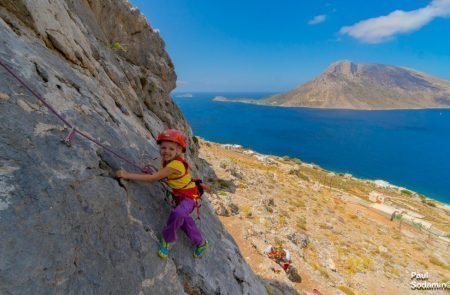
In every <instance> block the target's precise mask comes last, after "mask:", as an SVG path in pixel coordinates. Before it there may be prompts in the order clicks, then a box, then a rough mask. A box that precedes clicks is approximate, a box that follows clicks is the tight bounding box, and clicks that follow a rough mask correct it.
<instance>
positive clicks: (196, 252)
mask: <svg viewBox="0 0 450 295" xmlns="http://www.w3.org/2000/svg"><path fill="white" fill-rule="evenodd" d="M208 248H209V244H208V241H207V240H205V242H204V243H203V245H201V246H198V247H197V248H195V250H194V257H195V258H200V257H202V256H203V254H205V250H206V249H208Z"/></svg>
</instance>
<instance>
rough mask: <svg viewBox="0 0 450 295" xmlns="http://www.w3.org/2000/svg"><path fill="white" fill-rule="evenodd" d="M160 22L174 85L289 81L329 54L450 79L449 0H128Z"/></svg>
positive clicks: (228, 87)
mask: <svg viewBox="0 0 450 295" xmlns="http://www.w3.org/2000/svg"><path fill="white" fill-rule="evenodd" d="M130 2H131V3H132V4H133V5H135V6H137V7H138V8H139V9H140V10H141V12H142V13H143V14H144V15H145V16H146V17H147V19H148V21H149V22H150V24H151V26H152V27H153V28H154V29H157V30H159V31H160V34H161V36H162V38H163V39H164V41H165V43H166V50H167V51H168V53H169V55H170V57H171V58H172V60H173V62H174V64H175V70H176V72H177V75H178V84H177V85H178V86H177V89H176V91H177V92H194V91H236V92H252V91H273V92H277V91H286V90H288V89H290V88H293V87H295V86H297V85H298V84H301V83H303V82H306V81H308V80H311V79H312V78H314V77H315V76H316V75H318V74H320V73H321V72H322V71H323V70H324V69H325V68H326V67H327V66H328V65H329V64H330V63H332V62H335V61H337V60H342V59H349V60H351V61H353V62H357V63H382V64H391V65H398V66H406V67H409V68H413V69H417V70H420V71H423V72H426V73H429V74H431V75H435V76H438V77H440V78H444V79H447V80H450V0H429V1H425V0H396V1H366V3H364V4H363V2H362V1H360V0H359V1H357V0H342V1H318V0H317V1H316V0H315V1H300V0H280V1H264V0H259V1H255V0H240V1H237V0H227V1H220V0H217V1H211V0H209V1H207V0H196V1H192V0H190V1H189V0H130Z"/></svg>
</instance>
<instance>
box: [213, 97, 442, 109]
mask: <svg viewBox="0 0 450 295" xmlns="http://www.w3.org/2000/svg"><path fill="white" fill-rule="evenodd" d="M216 98H217V99H216ZM212 101H215V102H229V103H244V104H251V105H259V106H264V107H280V108H299V109H317V110H329V111H337V110H342V111H421V110H443V111H450V106H449V107H448V108H444V107H429V108H383V109H364V108H353V109H349V108H339V107H336V108H330V107H319V106H317V107H308V106H288V105H276V104H269V103H258V102H257V101H258V100H257V99H252V98H226V97H223V96H216V97H214V98H213V99H212Z"/></svg>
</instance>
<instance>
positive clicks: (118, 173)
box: [116, 169, 128, 179]
mask: <svg viewBox="0 0 450 295" xmlns="http://www.w3.org/2000/svg"><path fill="white" fill-rule="evenodd" d="M127 175H128V172H127V171H125V170H123V169H120V170H117V171H116V177H117V178H123V179H127Z"/></svg>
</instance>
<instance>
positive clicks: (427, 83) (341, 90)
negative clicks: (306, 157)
mask: <svg viewBox="0 0 450 295" xmlns="http://www.w3.org/2000/svg"><path fill="white" fill-rule="evenodd" d="M258 103H262V104H268V105H279V106H291V107H292V106H301V107H312V108H333V109H334V108H337V109H364V110H380V109H421V108H449V107H450V82H448V81H445V80H442V79H438V78H436V77H433V76H430V75H427V74H425V73H421V72H418V71H415V70H411V69H407V68H402V67H395V66H387V65H381V64H368V65H364V64H355V63H352V62H350V61H339V62H336V63H334V64H332V65H330V66H329V67H328V68H327V69H326V70H325V71H324V72H323V73H322V74H321V75H319V76H318V77H316V78H315V79H313V80H312V81H309V82H307V83H304V84H301V85H299V86H298V87H296V88H295V89H292V90H290V91H288V92H286V93H282V94H277V95H274V96H272V97H269V98H267V99H263V100H261V101H258Z"/></svg>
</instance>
